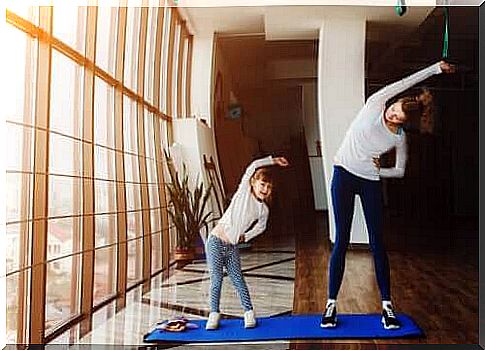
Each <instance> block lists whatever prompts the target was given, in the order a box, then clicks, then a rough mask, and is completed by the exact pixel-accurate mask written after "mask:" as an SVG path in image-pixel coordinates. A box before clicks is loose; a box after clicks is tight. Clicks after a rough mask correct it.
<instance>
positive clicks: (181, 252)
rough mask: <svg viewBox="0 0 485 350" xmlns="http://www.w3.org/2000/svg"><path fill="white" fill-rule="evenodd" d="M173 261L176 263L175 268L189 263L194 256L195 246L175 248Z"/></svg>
mask: <svg viewBox="0 0 485 350" xmlns="http://www.w3.org/2000/svg"><path fill="white" fill-rule="evenodd" d="M174 258H175V262H176V263H177V265H176V267H175V268H176V269H181V268H183V267H184V266H185V265H187V264H190V263H191V262H192V260H194V258H195V248H194V247H189V248H175V254H174Z"/></svg>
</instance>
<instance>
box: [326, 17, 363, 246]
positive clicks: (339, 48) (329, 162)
mask: <svg viewBox="0 0 485 350" xmlns="http://www.w3.org/2000/svg"><path fill="white" fill-rule="evenodd" d="M364 55H365V19H364V18H325V19H324V21H323V24H322V27H321V28H320V41H319V57H318V108H319V121H320V133H321V139H322V154H323V164H324V174H325V182H326V186H327V197H328V206H329V216H330V220H329V221H330V240H331V241H332V242H334V241H335V222H334V217H333V207H332V200H331V191H330V182H331V178H332V174H333V158H334V155H335V153H336V152H337V149H338V147H339V146H340V143H341V142H342V140H343V138H344V135H345V133H346V131H347V128H348V127H349V125H350V123H351V122H352V120H353V119H354V118H355V116H356V115H357V113H358V111H359V110H360V108H362V106H363V103H364V59H365V57H364ZM351 242H352V243H368V235H367V229H366V227H365V220H364V217H363V212H362V206H361V203H360V199H359V198H358V197H357V198H356V208H355V212H354V220H353V223H352V233H351Z"/></svg>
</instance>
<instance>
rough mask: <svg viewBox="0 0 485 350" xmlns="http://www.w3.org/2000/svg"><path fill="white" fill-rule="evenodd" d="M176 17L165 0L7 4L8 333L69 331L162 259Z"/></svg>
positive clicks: (44, 335) (39, 338) (17, 336)
mask: <svg viewBox="0 0 485 350" xmlns="http://www.w3.org/2000/svg"><path fill="white" fill-rule="evenodd" d="M150 4H151V3H150ZM179 17H180V16H179V15H178V13H177V11H176V9H173V8H164V7H161V8H159V7H150V8H139V7H127V8H118V7H99V8H96V7H73V6H58V5H55V6H53V7H32V6H31V7H29V6H22V5H15V6H14V7H12V8H9V9H8V10H7V16H6V18H7V22H8V26H7V31H6V33H5V34H6V35H5V40H6V42H7V45H8V47H9V50H7V51H6V53H5V55H6V64H7V66H8V73H9V76H8V77H4V78H5V79H6V81H8V82H9V84H10V85H9V87H10V88H9V89H8V90H7V91H6V93H7V96H6V99H5V104H4V105H3V106H2V108H3V109H4V111H5V112H6V114H7V126H6V127H7V137H8V140H7V141H8V144H9V145H10V147H9V152H7V155H6V157H7V174H6V179H7V197H6V198H7V215H6V217H7V231H6V232H7V245H8V246H7V249H6V251H7V299H8V300H7V336H8V342H9V343H10V342H11V343H29V342H35V343H43V342H46V341H47V342H48V341H51V340H54V339H55V337H56V336H60V335H61V334H62V336H63V337H64V336H66V334H65V333H64V331H65V329H66V325H67V326H69V325H71V324H72V325H73V324H75V323H76V322H78V321H80V320H81V319H85V317H84V316H86V314H92V313H93V310H94V309H96V308H97V307H98V305H104V304H107V303H109V300H110V299H112V300H115V298H117V297H123V296H125V295H126V293H127V290H129V289H130V287H132V286H136V285H137V284H140V283H143V282H144V281H146V280H147V279H148V278H150V276H152V275H153V274H155V273H157V272H159V271H161V270H162V269H163V268H167V267H168V266H167V265H166V261H167V259H163V257H164V256H163V254H168V248H167V247H169V246H171V245H173V242H170V241H164V238H163V237H168V235H166V232H164V230H168V229H169V223H167V222H164V221H163V218H164V217H167V215H166V210H167V208H166V203H161V198H163V196H162V195H164V191H165V185H164V183H163V179H164V176H165V178H166V175H167V174H166V169H165V167H166V166H165V163H164V160H163V158H161V155H162V154H163V151H162V150H163V149H166V148H167V147H168V145H169V142H170V140H169V129H170V123H171V119H172V118H175V117H183V116H185V114H186V113H185V109H184V107H179V109H178V110H177V98H181V96H183V99H184V100H185V102H187V100H188V99H189V98H190V96H189V93H187V92H185V91H182V92H180V90H179V92H178V93H177V91H173V90H174V89H175V90H176V89H177V83H178V82H179V81H181V76H180V74H183V78H182V81H184V82H183V84H184V85H183V86H186V85H187V83H186V82H185V80H186V79H187V78H186V75H187V74H186V69H187V67H188V65H189V64H190V58H189V57H188V55H187V53H186V52H187V49H186V47H187V45H186V37H185V36H183V37H182V38H181V34H180V33H187V29H186V28H185V27H184V23H183V22H182V21H180V18H179ZM171 18H174V19H175V18H176V19H177V22H176V24H177V25H176V26H175V25H174V23H175V22H172V21H171ZM143 21H146V23H143ZM143 28H146V32H145V31H144V30H142V29H143ZM120 33H122V34H120ZM176 36H177V37H176ZM179 48H181V49H180V50H179ZM180 52H183V54H180ZM143 53H144V54H145V60H144V62H139V57H143ZM169 58H170V59H169ZM93 63H94V65H93ZM121 63H123V64H124V65H123V66H122V67H121V66H120V64H121ZM120 67H121V68H122V69H120ZM180 67H184V68H183V69H180ZM180 72H182V73H180ZM169 76H170V77H171V78H170V81H169V79H168V77H169ZM139 82H143V84H140V86H138V85H139ZM167 89H170V90H171V91H170V92H169V91H167ZM184 89H185V88H184ZM177 96H179V97H177ZM168 97H170V104H171V106H172V108H171V109H170V111H167V109H166V105H167V99H168ZM179 105H180V103H179ZM167 113H168V114H169V115H167ZM155 130H156V131H157V132H155ZM34 167H35V168H34ZM34 169H35V171H34ZM149 246H150V247H151V249H150V250H147V249H146V248H147V247H149ZM147 259H149V260H150V261H151V264H148V262H149V260H147ZM163 264H165V266H164V265H163ZM147 266H148V267H147ZM89 267H93V268H89ZM122 271H125V272H126V275H125V276H123V275H122V274H121V272H122ZM85 286H92V288H90V289H89V290H86V289H85V288H86V287H85ZM119 300H126V298H120V299H119ZM76 332H78V333H76V336H82V335H83V334H82V331H80V333H79V328H78V329H77V330H76ZM73 334H74V333H73ZM70 337H71V338H72V334H71V335H70Z"/></svg>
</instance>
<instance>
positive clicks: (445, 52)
mask: <svg viewBox="0 0 485 350" xmlns="http://www.w3.org/2000/svg"><path fill="white" fill-rule="evenodd" d="M443 9H444V29H443V51H442V53H441V57H442V58H448V26H449V11H448V7H447V6H445V7H444V8H443Z"/></svg>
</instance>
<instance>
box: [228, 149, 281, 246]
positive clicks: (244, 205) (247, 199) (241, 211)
mask: <svg viewBox="0 0 485 350" xmlns="http://www.w3.org/2000/svg"><path fill="white" fill-rule="evenodd" d="M273 164H274V163H273V158H272V157H271V156H269V157H266V158H262V159H258V160H255V161H254V162H252V163H251V164H250V165H249V166H248V167H247V169H246V171H245V172H244V175H243V177H242V179H241V182H240V183H239V186H238V189H237V191H236V193H235V194H234V196H233V197H232V200H231V203H230V204H229V207H228V208H227V210H226V211H225V212H224V214H223V215H222V217H221V219H220V220H219V224H221V225H222V226H223V229H224V233H225V234H226V236H227V238H228V239H229V241H230V242H231V243H232V244H237V242H238V241H239V238H240V237H241V235H242V234H244V236H245V241H246V242H247V241H249V240H251V239H253V238H254V237H256V236H257V235H259V234H261V233H262V232H263V231H264V230H265V228H266V223H267V221H268V215H269V208H268V206H267V205H266V203H264V202H262V201H260V200H258V199H257V198H256V197H255V196H254V194H253V193H252V191H251V183H250V180H251V177H252V176H253V174H254V173H255V171H256V169H257V168H260V167H263V166H269V165H273ZM256 220H257V223H256V225H254V227H253V228H251V229H250V230H249V231H248V232H245V231H246V230H247V229H248V228H249V227H250V226H251V224H252V223H254V222H255V221H256Z"/></svg>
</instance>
